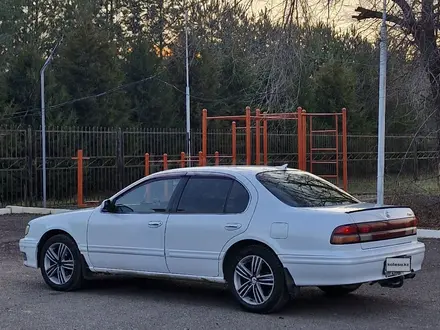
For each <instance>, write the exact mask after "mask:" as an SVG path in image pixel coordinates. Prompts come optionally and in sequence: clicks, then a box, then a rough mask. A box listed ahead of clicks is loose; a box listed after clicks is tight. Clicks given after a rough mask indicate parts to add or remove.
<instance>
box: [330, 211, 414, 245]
mask: <svg viewBox="0 0 440 330" xmlns="http://www.w3.org/2000/svg"><path fill="white" fill-rule="evenodd" d="M416 234H417V218H416V217H411V218H404V219H396V220H388V221H374V222H364V223H357V224H352V225H343V226H339V227H337V228H336V229H335V230H333V233H332V236H331V239H330V243H331V244H353V243H363V242H373V241H380V240H385V239H392V238H399V237H405V236H411V235H416Z"/></svg>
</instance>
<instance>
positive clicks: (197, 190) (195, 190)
mask: <svg viewBox="0 0 440 330" xmlns="http://www.w3.org/2000/svg"><path fill="white" fill-rule="evenodd" d="M233 183H234V180H232V179H229V178H208V177H192V178H190V179H189V180H188V182H187V184H186V186H185V189H184V191H183V194H182V197H181V198H180V202H179V205H178V207H177V212H179V213H211V214H219V213H224V209H225V206H226V201H227V198H228V195H229V192H230V190H231V187H232V184H233Z"/></svg>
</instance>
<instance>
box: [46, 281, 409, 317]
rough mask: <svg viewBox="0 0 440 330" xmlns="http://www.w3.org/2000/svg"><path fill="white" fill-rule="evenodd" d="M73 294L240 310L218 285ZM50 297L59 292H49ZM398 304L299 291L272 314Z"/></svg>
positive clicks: (93, 288)
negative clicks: (282, 307)
mask: <svg viewBox="0 0 440 330" xmlns="http://www.w3.org/2000/svg"><path fill="white" fill-rule="evenodd" d="M365 287H368V285H365ZM76 293H78V294H85V295H88V296H90V295H102V296H106V297H108V298H110V299H112V298H117V299H129V300H131V301H133V300H139V301H141V300H144V299H150V300H154V301H157V302H166V303H173V304H185V305H188V304H190V305H191V306H193V307H196V306H203V307H206V306H210V305H212V308H223V309H229V310H238V311H239V310H240V309H239V306H238V304H237V303H236V302H235V300H234V299H233V297H232V295H231V294H230V293H229V291H228V290H227V288H226V286H225V285H221V284H210V283H209V284H205V283H198V282H187V281H175V280H173V281H170V280H161V279H144V278H126V277H120V276H104V277H100V278H97V279H94V280H91V281H89V282H88V283H87V284H86V285H85V287H84V288H83V289H81V290H80V291H77V292H76ZM76 293H71V294H76ZM50 294H62V293H59V292H55V291H52V292H51V293H50ZM399 305H400V304H396V300H395V299H394V300H393V299H392V298H391V297H388V296H386V295H385V294H377V293H375V294H368V293H365V292H362V290H359V291H358V292H355V293H352V294H349V295H346V296H344V297H329V296H326V295H325V294H324V293H323V292H322V291H320V290H319V289H317V288H302V289H301V291H300V294H299V296H298V297H296V299H294V300H292V301H291V302H289V304H288V305H287V306H286V307H285V308H284V309H283V310H282V311H281V312H279V313H276V314H274V315H275V316H278V317H287V316H290V315H295V316H304V317H308V316H313V317H328V316H335V315H339V316H353V315H356V314H362V315H363V316H364V317H365V315H368V314H369V315H370V316H372V317H373V316H378V315H380V314H390V313H393V312H394V311H397V310H398V309H401V307H402V306H399Z"/></svg>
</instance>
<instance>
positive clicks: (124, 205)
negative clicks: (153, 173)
mask: <svg viewBox="0 0 440 330" xmlns="http://www.w3.org/2000/svg"><path fill="white" fill-rule="evenodd" d="M180 180H181V179H180V178H172V179H171V178H170V179H159V180H154V181H150V182H146V183H142V184H140V185H139V186H137V187H135V188H133V189H131V190H129V191H128V192H126V193H125V194H123V195H122V196H121V197H118V198H117V199H116V200H115V206H116V210H117V213H158V212H159V213H162V212H166V210H167V208H168V204H169V202H170V200H171V196H172V195H173V192H174V190H175V189H176V187H177V185H178V184H179V182H180Z"/></svg>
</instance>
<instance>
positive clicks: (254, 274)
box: [234, 255, 275, 306]
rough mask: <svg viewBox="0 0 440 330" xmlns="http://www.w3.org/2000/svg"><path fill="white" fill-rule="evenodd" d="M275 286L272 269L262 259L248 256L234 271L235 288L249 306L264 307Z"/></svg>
mask: <svg viewBox="0 0 440 330" xmlns="http://www.w3.org/2000/svg"><path fill="white" fill-rule="evenodd" d="M274 285H275V277H274V273H273V271H272V268H271V267H270V266H269V264H268V263H267V262H266V261H265V260H264V259H263V258H261V257H259V256H256V255H248V256H246V257H244V258H243V259H241V260H240V261H239V262H238V264H237V266H236V267H235V270H234V287H235V290H236V292H237V293H238V295H239V296H240V298H241V299H242V300H243V301H245V302H246V303H248V304H249V305H254V306H257V305H262V304H264V303H265V302H266V301H267V300H268V299H269V298H270V296H271V294H272V292H273V289H274Z"/></svg>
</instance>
